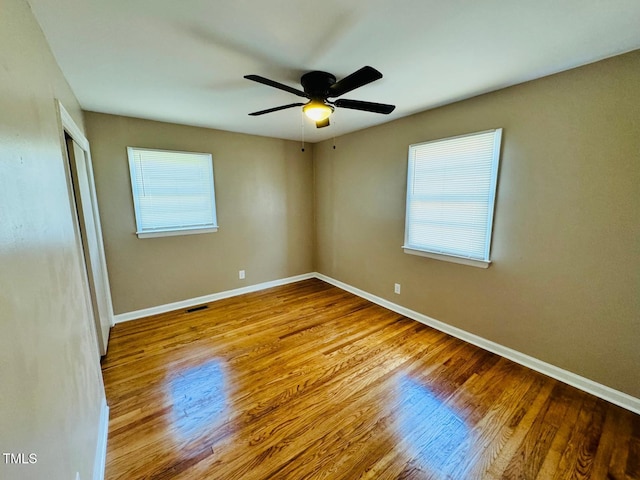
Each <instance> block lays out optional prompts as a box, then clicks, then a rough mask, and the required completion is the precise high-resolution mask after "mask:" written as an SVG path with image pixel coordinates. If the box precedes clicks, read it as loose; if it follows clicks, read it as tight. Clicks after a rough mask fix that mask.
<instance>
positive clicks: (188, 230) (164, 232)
mask: <svg viewBox="0 0 640 480" xmlns="http://www.w3.org/2000/svg"><path fill="white" fill-rule="evenodd" d="M137 151H150V152H166V153H178V154H186V155H204V156H206V157H208V160H209V163H210V167H211V200H212V202H213V225H210V226H209V225H186V226H180V227H170V228H158V229H154V230H149V229H147V230H142V229H141V227H140V220H139V218H140V205H139V200H138V189H137V185H136V181H135V174H136V166H135V158H134V155H135V152H137ZM127 157H128V161H129V176H130V181H131V197H132V199H133V209H134V216H135V220H136V235H137V236H138V238H156V237H172V236H178V235H195V234H199V233H215V232H217V231H218V228H219V226H218V214H217V209H218V205H217V202H216V191H215V174H214V171H213V156H212V155H211V153H207V152H187V151H183V150H167V149H162V148H145V147H127Z"/></svg>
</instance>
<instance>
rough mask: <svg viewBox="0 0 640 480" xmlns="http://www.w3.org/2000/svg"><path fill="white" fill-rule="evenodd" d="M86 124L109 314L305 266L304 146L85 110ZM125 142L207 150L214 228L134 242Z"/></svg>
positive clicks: (309, 215) (307, 173)
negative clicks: (215, 216)
mask: <svg viewBox="0 0 640 480" xmlns="http://www.w3.org/2000/svg"><path fill="white" fill-rule="evenodd" d="M85 121H86V125H87V134H88V138H89V141H90V142H91V152H92V157H93V168H94V173H95V180H96V190H97V194H98V204H99V205H100V215H101V217H102V229H103V235H104V241H105V249H106V255H107V267H108V270H109V279H110V282H111V288H112V297H113V304H114V311H115V313H116V314H119V313H125V312H132V311H135V310H139V309H143V308H148V307H155V306H159V305H164V304H167V303H171V302H176V301H180V300H185V299H190V298H194V297H199V296H202V295H208V294H212V293H216V292H220V291H224V290H230V289H234V288H240V287H243V286H248V285H254V284H257V283H261V282H266V281H269V280H276V279H280V278H285V277H289V276H293V275H299V274H303V273H308V272H311V271H312V270H313V262H312V255H313V192H312V185H313V165H312V155H311V151H310V149H306V152H304V153H303V152H301V151H300V144H299V143H296V142H291V141H286V140H277V139H272V138H266V137H257V136H252V135H244V134H238V133H230V132H223V131H219V130H211V129H206V128H197V127H189V126H183V125H175V124H169V123H162V122H153V121H148V120H140V119H134V118H128V117H119V116H113V115H105V114H97V113H91V112H85ZM127 146H136V147H147V148H160V149H168V150H183V151H195V152H209V153H211V154H212V155H213V165H214V175H215V189H216V203H217V214H218V223H219V225H220V229H219V231H218V232H217V233H209V234H201V235H183V236H175V237H162V238H145V239H139V238H138V237H137V236H136V235H135V228H136V223H135V217H134V212H133V201H132V198H131V186H130V179H129V167H128V161H127ZM241 269H242V270H245V271H246V279H245V280H239V279H238V270H241Z"/></svg>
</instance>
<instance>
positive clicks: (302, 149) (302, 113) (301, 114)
mask: <svg viewBox="0 0 640 480" xmlns="http://www.w3.org/2000/svg"><path fill="white" fill-rule="evenodd" d="M300 118H301V120H302V125H301V127H302V148H301V149H300V150H301V151H302V152H304V112H303V111H302V110H300Z"/></svg>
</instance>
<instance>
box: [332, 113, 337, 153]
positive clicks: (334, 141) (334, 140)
mask: <svg viewBox="0 0 640 480" xmlns="http://www.w3.org/2000/svg"><path fill="white" fill-rule="evenodd" d="M331 130H332V132H333V149H334V150H335V149H336V119H335V118H334V119H333V125H332V127H331Z"/></svg>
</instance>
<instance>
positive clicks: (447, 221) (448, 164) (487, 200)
mask: <svg viewBox="0 0 640 480" xmlns="http://www.w3.org/2000/svg"><path fill="white" fill-rule="evenodd" d="M501 137H502V129H501V128H499V129H496V130H490V131H486V132H480V133H472V134H469V135H462V136H459V137H451V138H445V139H443V140H435V141H432V142H425V143H420V144H416V145H411V146H410V147H409V165H408V174H407V211H406V222H405V239H404V246H403V249H404V251H405V253H411V254H414V255H422V256H426V257H431V258H437V259H439V260H449V261H452V262H456V263H463V264H466V265H473V266H476V267H482V268H487V267H488V266H489V263H490V260H489V252H490V247H491V227H492V223H493V209H494V204H495V193H496V184H497V179H498V161H499V156H500V140H501Z"/></svg>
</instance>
